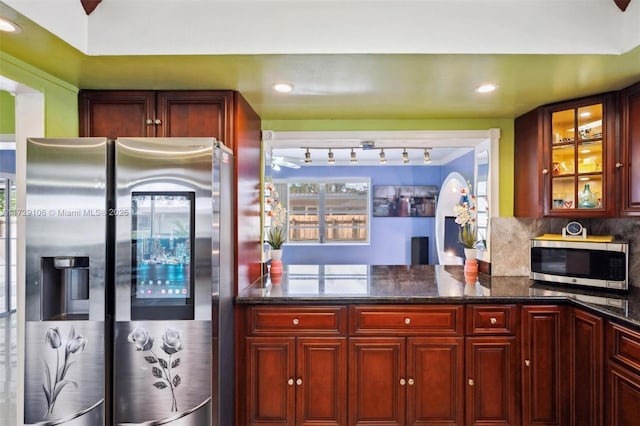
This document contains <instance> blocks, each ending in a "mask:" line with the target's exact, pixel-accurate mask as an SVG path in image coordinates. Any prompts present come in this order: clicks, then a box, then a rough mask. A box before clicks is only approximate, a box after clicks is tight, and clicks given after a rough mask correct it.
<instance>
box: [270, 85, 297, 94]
mask: <svg viewBox="0 0 640 426" xmlns="http://www.w3.org/2000/svg"><path fill="white" fill-rule="evenodd" d="M273 90H275V91H276V92H278V93H291V92H292V91H293V84H291V83H276V84H274V85H273Z"/></svg>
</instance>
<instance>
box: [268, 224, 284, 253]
mask: <svg viewBox="0 0 640 426" xmlns="http://www.w3.org/2000/svg"><path fill="white" fill-rule="evenodd" d="M286 241H287V233H286V232H285V230H284V228H282V227H280V226H275V227H273V228H269V231H267V238H266V239H265V242H266V243H267V244H269V246H270V247H271V248H272V249H273V250H278V249H280V248H282V245H283V244H284V243H285V242H286Z"/></svg>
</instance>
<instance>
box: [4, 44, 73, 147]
mask: <svg viewBox="0 0 640 426" xmlns="http://www.w3.org/2000/svg"><path fill="white" fill-rule="evenodd" d="M0 75H1V76H3V77H6V78H8V79H10V80H13V81H16V82H18V83H21V84H23V85H25V86H29V87H31V88H32V89H35V90H37V91H39V92H42V93H43V94H44V103H45V105H44V107H45V127H44V129H45V136H46V137H74V136H78V88H77V87H74V86H72V85H70V84H68V83H66V82H64V81H62V80H60V79H58V78H56V77H54V76H53V75H51V74H47V73H45V72H43V71H41V70H39V69H37V68H35V67H33V66H31V65H29V64H27V63H25V62H22V61H20V60H19V59H16V58H14V57H13V56H11V55H7V54H6V53H4V52H2V51H0ZM0 121H2V122H3V121H4V118H2V120H0ZM14 131H15V130H14Z"/></svg>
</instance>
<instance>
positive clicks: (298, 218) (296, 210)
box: [288, 183, 320, 242]
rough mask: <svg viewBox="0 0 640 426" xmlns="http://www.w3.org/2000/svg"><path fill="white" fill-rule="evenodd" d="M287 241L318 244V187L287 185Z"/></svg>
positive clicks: (305, 184)
mask: <svg viewBox="0 0 640 426" xmlns="http://www.w3.org/2000/svg"><path fill="white" fill-rule="evenodd" d="M288 195H289V197H288V202H289V241H298V242H319V241H320V232H319V228H320V224H319V222H318V220H319V219H318V212H319V209H320V197H319V195H320V185H319V184H315V183H292V184H289V194H288Z"/></svg>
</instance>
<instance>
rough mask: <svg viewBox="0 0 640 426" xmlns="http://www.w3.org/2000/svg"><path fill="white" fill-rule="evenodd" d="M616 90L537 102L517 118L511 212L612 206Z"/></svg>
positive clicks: (601, 211) (588, 212)
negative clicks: (556, 102) (567, 99)
mask: <svg viewBox="0 0 640 426" xmlns="http://www.w3.org/2000/svg"><path fill="white" fill-rule="evenodd" d="M615 129H616V104H615V94H614V93H607V94H603V95H598V96H591V97H587V98H582V99H576V100H572V101H567V102H562V103H558V104H553V105H547V106H543V107H539V108H537V109H535V110H533V111H530V112H528V113H526V114H524V115H522V116H520V117H518V118H517V119H516V120H515V147H514V149H515V150H514V167H515V180H514V190H515V192H514V215H515V216H518V217H572V218H575V217H610V216H613V215H614V212H615V185H614V182H615V173H614V170H615V158H614V157H615V138H614V136H615Z"/></svg>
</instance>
